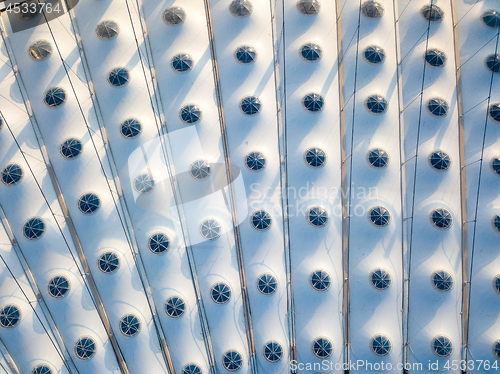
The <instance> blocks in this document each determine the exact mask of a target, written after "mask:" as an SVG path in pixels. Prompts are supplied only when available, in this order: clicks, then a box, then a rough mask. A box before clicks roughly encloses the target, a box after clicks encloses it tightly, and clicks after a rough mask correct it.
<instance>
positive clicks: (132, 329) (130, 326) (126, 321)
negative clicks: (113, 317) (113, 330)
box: [120, 314, 141, 338]
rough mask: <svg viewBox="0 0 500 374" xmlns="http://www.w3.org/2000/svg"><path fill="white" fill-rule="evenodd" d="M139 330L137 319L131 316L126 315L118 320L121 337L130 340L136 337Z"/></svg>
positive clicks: (139, 325)
mask: <svg viewBox="0 0 500 374" xmlns="http://www.w3.org/2000/svg"><path fill="white" fill-rule="evenodd" d="M140 329H141V321H140V320H139V317H137V316H135V315H133V314H126V315H124V316H123V317H122V318H121V319H120V331H121V333H122V334H123V335H125V336H127V337H129V338H131V337H132V336H136V335H137V334H138V333H139V330H140Z"/></svg>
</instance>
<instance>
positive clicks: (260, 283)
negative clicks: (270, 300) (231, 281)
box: [257, 274, 278, 295]
mask: <svg viewBox="0 0 500 374" xmlns="http://www.w3.org/2000/svg"><path fill="white" fill-rule="evenodd" d="M257 289H258V290H259V291H260V293H262V294H263V295H272V294H273V293H275V292H276V290H277V289H278V280H277V279H276V277H275V276H274V275H272V274H262V275H261V276H260V277H259V278H258V279H257Z"/></svg>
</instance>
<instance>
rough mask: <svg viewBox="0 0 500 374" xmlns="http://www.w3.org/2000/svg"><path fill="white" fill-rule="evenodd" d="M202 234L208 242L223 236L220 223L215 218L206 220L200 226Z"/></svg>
mask: <svg viewBox="0 0 500 374" xmlns="http://www.w3.org/2000/svg"><path fill="white" fill-rule="evenodd" d="M200 232H201V236H203V237H204V238H205V239H206V240H215V239H217V238H218V237H219V236H220V234H221V226H220V223H219V222H218V221H217V220H215V219H213V218H209V219H206V220H205V221H203V222H202V224H201V225H200Z"/></svg>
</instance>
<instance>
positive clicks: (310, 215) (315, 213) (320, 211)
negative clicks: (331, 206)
mask: <svg viewBox="0 0 500 374" xmlns="http://www.w3.org/2000/svg"><path fill="white" fill-rule="evenodd" d="M307 222H308V223H309V224H310V225H311V226H312V227H316V228H320V227H324V226H326V224H327V223H328V211H327V210H326V209H325V208H323V207H322V206H313V207H311V208H309V210H308V211H307Z"/></svg>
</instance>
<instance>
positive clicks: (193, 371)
mask: <svg viewBox="0 0 500 374" xmlns="http://www.w3.org/2000/svg"><path fill="white" fill-rule="evenodd" d="M182 374H202V370H201V367H200V366H199V365H197V364H187V365H186V366H184V367H183V368H182Z"/></svg>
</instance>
